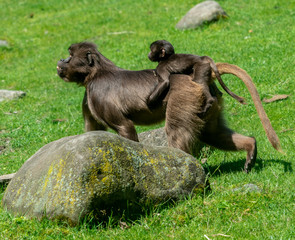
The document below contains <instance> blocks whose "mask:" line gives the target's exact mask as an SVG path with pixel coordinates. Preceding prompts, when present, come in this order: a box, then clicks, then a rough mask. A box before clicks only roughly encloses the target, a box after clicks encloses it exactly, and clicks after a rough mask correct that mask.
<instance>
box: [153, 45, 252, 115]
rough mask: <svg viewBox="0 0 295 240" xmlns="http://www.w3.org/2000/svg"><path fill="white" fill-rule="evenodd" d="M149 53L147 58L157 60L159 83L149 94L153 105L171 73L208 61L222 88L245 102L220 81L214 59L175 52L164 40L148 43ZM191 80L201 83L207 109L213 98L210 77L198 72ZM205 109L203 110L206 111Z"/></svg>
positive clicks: (192, 68) (182, 71) (164, 87)
mask: <svg viewBox="0 0 295 240" xmlns="http://www.w3.org/2000/svg"><path fill="white" fill-rule="evenodd" d="M150 50H151V51H150V53H149V54H148V57H149V59H150V60H151V61H152V62H159V64H158V66H157V68H156V72H157V74H158V75H159V78H160V83H159V84H158V85H157V86H156V88H155V89H154V90H153V92H152V93H151V95H150V96H149V99H148V103H149V104H150V105H153V103H154V102H156V101H157V100H158V99H159V97H160V96H161V95H162V93H163V92H164V91H165V89H166V88H168V87H169V76H170V74H171V73H185V72H187V71H192V70H194V73H196V70H198V68H201V67H205V65H204V64H206V63H209V64H210V67H211V68H212V70H213V72H214V74H215V76H216V78H217V80H218V81H219V83H220V85H221V86H222V88H223V89H224V90H225V91H226V92H227V93H228V94H229V95H230V96H232V97H233V98H234V99H236V100H237V101H238V102H240V103H242V104H246V103H245V101H244V98H242V97H240V96H237V95H236V94H234V93H233V92H232V91H230V90H229V89H228V87H227V86H226V85H225V84H224V82H223V81H222V79H221V77H220V75H219V72H218V70H217V67H216V65H215V63H214V61H213V60H212V59H211V58H210V57H208V56H197V55H193V54H175V51H174V47H173V46H172V44H171V43H170V42H168V41H166V40H157V41H155V42H153V43H152V44H151V45H150ZM193 81H195V82H197V83H199V84H202V85H203V87H204V94H205V95H206V98H207V100H206V103H207V105H206V106H205V108H206V109H208V108H209V107H210V106H211V105H212V103H213V101H214V99H213V98H212V96H211V94H210V91H209V85H210V84H211V82H212V81H211V78H207V77H206V76H205V78H204V76H203V77H200V76H198V74H197V75H196V76H194V77H193ZM206 109H205V111H206Z"/></svg>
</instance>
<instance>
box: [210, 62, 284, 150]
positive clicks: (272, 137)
mask: <svg viewBox="0 0 295 240" xmlns="http://www.w3.org/2000/svg"><path fill="white" fill-rule="evenodd" d="M216 66H217V68H218V71H219V73H220V75H222V74H233V75H235V76H237V77H238V78H240V79H241V80H242V81H243V82H244V84H245V85H246V87H247V88H248V91H249V92H250V95H251V97H252V99H253V102H254V105H255V108H256V111H257V113H258V115H259V118H260V120H261V123H262V125H263V128H264V130H265V133H266V135H267V138H268V140H269V142H270V143H271V144H272V146H273V147H274V148H275V149H276V150H278V151H279V152H282V149H281V144H280V140H279V138H278V136H277V134H276V132H275V131H274V129H273V127H272V126H271V123H270V121H269V118H268V116H267V115H266V112H265V111H264V108H263V106H262V103H261V100H260V97H259V94H258V92H257V89H256V87H255V85H254V83H253V81H252V79H251V77H250V76H249V75H248V73H247V72H246V71H245V70H243V69H241V68H239V67H238V66H236V65H233V64H229V63H216ZM213 77H215V76H214V75H213Z"/></svg>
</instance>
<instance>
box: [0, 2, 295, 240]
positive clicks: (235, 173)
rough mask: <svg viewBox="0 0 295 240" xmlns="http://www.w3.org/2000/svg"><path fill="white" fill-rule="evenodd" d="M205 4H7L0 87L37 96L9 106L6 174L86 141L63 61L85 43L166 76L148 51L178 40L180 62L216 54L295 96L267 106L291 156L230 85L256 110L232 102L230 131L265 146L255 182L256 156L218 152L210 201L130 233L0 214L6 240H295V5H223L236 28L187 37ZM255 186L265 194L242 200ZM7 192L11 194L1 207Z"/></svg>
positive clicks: (2, 115) (1, 168)
mask: <svg viewBox="0 0 295 240" xmlns="http://www.w3.org/2000/svg"><path fill="white" fill-rule="evenodd" d="M199 2H200V1H198V0H197V1H193V0H187V1H181V0H174V1H172V0H168V1H156V0H150V1H149V0H143V1H138V2H137V1H131V0H122V1H119V0H108V1H107V0H100V1H95V0H94V1H90V0H83V1H76V0H74V1H73V0H72V1H70V0H64V1H57V0H46V1H43V0H42V1H38V2H36V1H32V0H24V1H16V0H10V1H5V2H4V0H0V3H1V4H0V5H1V8H0V23H1V24H0V39H2V40H6V41H8V42H9V47H0V89H9V90H22V91H25V92H26V93H27V96H26V97H25V98H23V99H20V100H14V101H6V102H1V103H0V146H5V148H4V150H2V151H1V152H0V175H2V174H8V173H12V172H16V171H17V170H18V169H19V168H20V167H21V166H22V164H23V163H24V162H25V161H26V160H27V159H28V158H29V157H30V156H31V155H33V154H34V153H35V152H36V151H37V150H38V149H39V148H41V147H42V146H44V145H45V144H47V143H49V142H52V141H54V140H57V139H60V138H62V137H65V136H70V135H76V134H81V133H83V119H82V115H81V101H82V97H83V92H84V89H83V88H81V87H80V88H79V87H77V86H76V85H75V84H69V83H65V82H63V81H62V80H61V79H60V78H59V77H58V76H57V74H56V63H57V61H58V60H59V59H60V58H65V57H67V55H68V52H67V48H68V47H69V45H70V44H71V43H76V42H80V41H85V40H88V41H92V42H95V43H96V44H97V45H98V48H99V50H100V52H101V53H102V54H103V55H105V56H106V57H107V58H109V59H111V60H112V61H113V62H114V63H116V64H117V65H118V66H120V67H122V68H126V69H131V70H140V69H146V68H155V66H156V64H155V63H152V62H150V61H149V60H148V58H147V54H148V51H149V44H150V43H151V42H152V41H155V40H157V39H166V40H168V41H170V42H172V43H173V44H174V47H175V49H176V52H178V53H193V54H198V55H208V56H210V57H212V58H213V59H214V60H215V61H216V62H228V63H232V64H236V65H238V66H240V67H242V68H243V69H245V70H246V71H247V72H248V73H249V74H250V76H251V77H252V78H253V80H254V82H255V84H256V87H257V89H258V92H259V93H260V97H261V99H264V98H271V97H272V96H274V95H277V94H288V95H290V96H289V97H288V98H287V99H285V100H282V101H276V102H273V103H269V104H264V108H265V110H266V112H267V114H268V116H269V118H270V120H271V122H272V125H273V127H274V129H275V130H276V132H277V134H278V136H279V138H280V140H281V144H282V148H283V150H284V152H285V155H283V154H280V153H278V152H276V151H275V150H274V149H273V148H272V147H271V145H270V143H269V142H268V140H267V138H266V135H265V133H264V130H263V128H262V125H261V124H260V120H259V118H258V115H257V113H256V110H255V107H254V105H253V102H252V101H251V97H250V95H249V93H248V91H247V89H246V87H245V86H244V85H243V83H242V82H241V81H240V80H239V79H237V78H234V77H231V76H224V77H223V79H224V81H225V82H226V84H227V85H228V86H229V88H230V89H232V90H233V91H234V92H235V93H237V94H238V95H240V96H244V97H245V98H246V99H247V102H248V103H249V104H248V105H246V106H243V105H240V104H239V103H237V102H236V101H234V100H233V99H232V98H230V97H229V96H228V95H226V94H224V99H225V118H226V120H227V122H228V124H229V126H230V127H231V128H233V129H234V130H236V131H238V132H239V133H242V134H245V135H249V136H250V135H251V136H255V137H256V139H257V142H258V159H257V165H256V166H255V168H254V169H253V170H252V172H251V173H250V174H245V173H243V172H242V168H243V164H244V161H245V157H246V156H245V153H232V152H224V151H219V150H214V149H210V150H209V151H208V154H207V155H206V157H207V163H206V164H205V166H204V167H205V169H206V171H208V174H209V176H210V183H211V187H212V192H211V193H210V194H207V195H205V196H195V197H192V198H189V199H187V200H185V201H181V202H178V203H176V204H174V205H172V206H168V207H167V206H166V207H164V206H162V207H161V206H160V207H155V208H151V209H146V214H143V215H141V216H140V217H139V218H138V219H136V220H130V219H128V216H127V217H126V216H122V219H121V224H120V222H118V221H115V220H114V219H113V218H112V217H110V219H109V222H108V223H107V224H106V225H100V224H97V225H95V226H91V227H90V226H89V225H87V224H86V223H85V224H82V225H81V226H79V227H70V226H67V225H66V224H63V223H59V222H55V221H49V220H46V219H44V220H42V221H41V222H39V221H36V220H30V219H26V218H23V217H14V216H12V215H10V214H9V213H8V212H6V211H5V209H3V208H2V207H0V237H1V239H295V228H294V225H295V174H294V171H293V167H294V164H295V153H294V148H295V144H294V142H295V134H294V133H295V126H294V117H295V108H294V105H295V102H294V90H295V72H294V62H295V54H294V38H295V28H294V19H295V1H294V0H292V1H290V0H281V1H277V0H275V1H272V0H261V1H255V0H244V1H242V0H231V1H225V0H221V1H218V2H219V3H220V4H221V6H222V7H223V9H224V10H225V11H226V12H227V14H228V15H229V18H228V19H222V20H221V21H218V22H215V23H212V24H210V25H205V26H203V27H202V28H199V29H196V30H188V31H178V30H176V29H175V25H176V23H177V22H178V21H179V20H180V18H181V17H182V16H183V15H184V14H185V13H186V12H187V11H188V10H189V9H190V8H192V7H193V6H194V5H195V4H197V3H199ZM56 119H64V120H63V121H55V120H56ZM157 127H158V126H157ZM137 129H138V131H139V132H140V131H145V130H147V129H150V128H148V127H138V128H137ZM245 184H255V185H256V186H258V187H259V189H261V191H254V192H247V191H243V190H240V191H233V190H234V189H237V188H238V189H239V188H242V187H243V186H244V185H245ZM4 191H5V188H2V189H1V188H0V200H1V199H2V197H3V194H4ZM122 222H124V223H126V225H127V226H128V227H126V225H125V224H124V225H122ZM122 226H125V227H122Z"/></svg>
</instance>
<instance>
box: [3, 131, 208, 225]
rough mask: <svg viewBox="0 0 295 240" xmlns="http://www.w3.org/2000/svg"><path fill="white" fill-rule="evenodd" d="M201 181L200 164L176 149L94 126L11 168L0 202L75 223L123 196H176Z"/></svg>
mask: <svg viewBox="0 0 295 240" xmlns="http://www.w3.org/2000/svg"><path fill="white" fill-rule="evenodd" d="M204 184H205V173H204V170H203V168H202V166H201V165H200V164H199V163H198V162H197V161H196V160H195V159H194V158H193V157H192V156H190V155H188V154H186V153H184V152H182V151H180V150H178V149H172V148H165V147H151V146H145V145H143V144H141V143H137V142H133V141H130V140H127V139H125V138H122V137H120V136H118V135H115V134H111V133H108V132H103V131H97V132H88V133H85V134H82V135H77V136H71V137H67V138H62V139H60V140H57V141H55V142H52V143H49V144H47V145H45V146H44V147H42V148H41V149H40V150H39V151H38V152H37V153H36V154H34V155H33V156H32V157H31V158H30V159H29V160H27V161H26V162H25V163H24V165H23V166H22V167H21V169H20V170H19V171H18V172H17V173H16V174H15V176H14V178H13V179H12V180H11V182H10V183H9V185H8V186H7V189H6V191H5V194H4V197H3V200H2V204H3V206H4V207H5V208H7V210H8V211H10V212H12V213H14V214H21V215H26V216H30V217H37V218H39V219H40V218H42V217H43V216H47V217H48V218H50V219H53V218H58V219H66V220H68V221H69V222H70V223H71V224H77V223H79V219H83V218H84V217H85V216H86V215H88V214H89V213H91V214H92V215H93V216H96V215H99V214H96V213H99V212H103V211H104V209H106V208H108V207H118V208H119V207H120V205H121V203H123V202H126V201H128V202H136V203H154V202H162V201H166V200H167V199H170V198H171V199H175V200H177V199H180V198H182V197H183V196H184V195H188V194H190V193H192V192H194V191H197V190H198V189H200V188H201V189H202V188H203V187H204Z"/></svg>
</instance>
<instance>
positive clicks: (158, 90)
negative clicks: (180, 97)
mask: <svg viewBox="0 0 295 240" xmlns="http://www.w3.org/2000/svg"><path fill="white" fill-rule="evenodd" d="M157 72H158V71H157ZM169 76H170V73H169V72H168V71H167V72H166V71H165V72H163V73H162V74H161V75H158V78H159V83H158V85H157V86H156V87H155V89H154V90H153V92H152V93H151V95H150V96H149V97H148V100H147V104H148V105H149V106H152V105H154V104H155V103H156V102H157V101H158V100H159V99H160V98H161V97H162V96H163V94H164V93H165V92H167V91H168V89H169V86H170V83H169Z"/></svg>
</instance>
